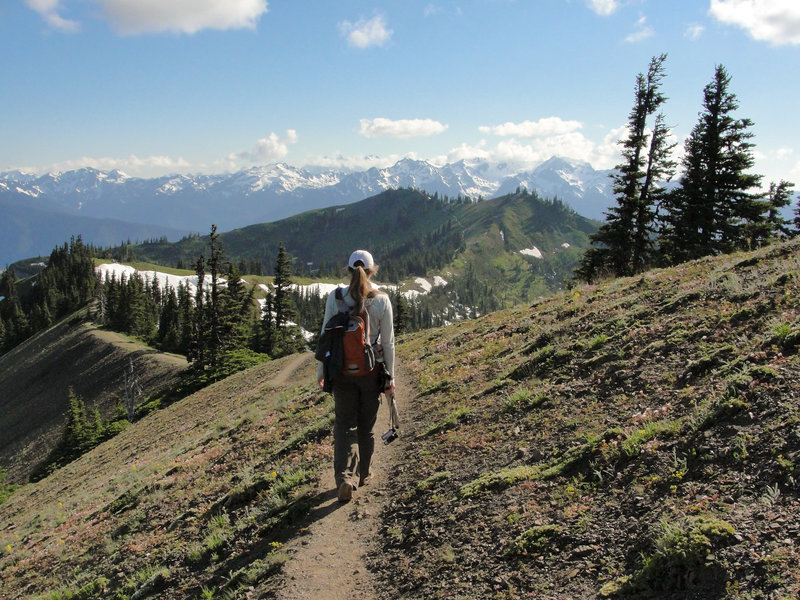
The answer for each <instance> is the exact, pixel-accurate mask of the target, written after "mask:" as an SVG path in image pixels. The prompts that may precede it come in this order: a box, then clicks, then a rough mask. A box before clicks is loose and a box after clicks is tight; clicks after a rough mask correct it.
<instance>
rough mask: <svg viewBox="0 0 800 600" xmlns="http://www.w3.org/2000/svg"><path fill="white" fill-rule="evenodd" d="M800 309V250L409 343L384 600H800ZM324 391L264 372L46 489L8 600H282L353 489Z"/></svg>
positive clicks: (4, 532) (16, 520)
mask: <svg viewBox="0 0 800 600" xmlns="http://www.w3.org/2000/svg"><path fill="white" fill-rule="evenodd" d="M799 292H800V241H792V242H788V243H785V244H781V245H776V246H773V247H770V248H766V249H762V250H759V251H756V252H753V253H747V254H744V253H743V254H737V255H733V256H723V257H715V258H709V259H705V260H701V261H696V262H693V263H689V264H686V265H681V266H678V267H675V268H670V269H663V270H656V271H652V272H649V273H646V274H643V275H641V276H638V277H633V278H627V279H618V280H614V281H609V282H606V283H602V284H599V285H593V286H584V287H578V288H575V289H573V290H570V291H568V292H564V293H561V294H559V295H556V296H552V297H548V298H545V299H541V300H538V301H537V302H536V303H534V304H525V305H522V306H517V307H515V308H513V309H509V310H505V311H501V312H497V313H493V314H490V315H487V316H485V317H482V318H480V319H475V320H470V321H463V322H459V323H457V324H455V325H452V326H450V327H446V328H442V329H438V330H428V331H423V332H419V333H416V334H413V335H410V336H405V337H403V338H402V339H401V340H400V343H399V346H398V348H399V354H400V358H401V361H402V363H403V365H404V369H405V370H404V372H405V373H408V375H407V376H406V378H407V380H408V381H407V384H410V385H411V386H413V387H414V388H415V392H414V393H413V394H412V395H411V396H409V397H408V398H406V399H405V400H406V402H405V404H406V406H407V409H406V411H405V412H404V414H403V423H404V426H403V431H402V436H401V438H400V440H399V441H398V442H396V444H398V450H399V451H400V454H401V459H400V460H399V461H398V462H396V463H395V464H393V465H387V468H388V475H387V482H386V484H385V485H383V487H382V488H381V490H382V492H381V493H382V494H386V493H388V494H389V496H388V498H386V502H385V507H384V509H383V511H382V512H381V514H380V515H379V516H377V517H375V518H378V519H379V520H380V523H379V527H378V529H379V531H380V533H379V534H378V536H377V537H376V538H375V539H370V540H362V541H363V543H364V544H365V550H367V559H366V560H367V564H368V567H369V569H370V570H371V571H372V572H373V573H374V575H375V577H376V578H377V581H379V582H380V586H379V587H378V588H377V589H375V592H374V596H375V597H377V598H381V599H387V600H388V599H389V598H406V599H411V598H464V599H466V598H474V599H476V600H477V599H479V598H480V599H484V598H497V599H501V598H509V599H510V598H539V599H551V598H552V599H555V598H604V597H619V598H626V597H627V598H642V597H658V598H731V599H733V598H796V597H798V595H800V567H798V564H800V563H799V562H798V549H797V548H798V544H800V518H798V517H800V514H799V511H800V502H799V501H798V491H800V485H799V484H798V481H797V480H796V478H797V477H798V473H797V465H798V461H799V460H800V429H799V426H798V424H799V423H800V404H798V392H799V391H800V383H798V382H799V381H800V357H799V356H798V347H799V346H800V296H799V295H798V293H799ZM313 379H314V364H313V360H312V358H311V356H310V355H297V356H292V357H287V358H285V359H282V360H280V361H274V362H271V363H267V364H264V365H261V366H258V367H254V368H252V369H250V370H247V371H244V372H241V373H238V374H236V375H234V376H232V377H229V378H228V379H226V380H224V381H221V382H218V383H216V384H214V385H213V386H210V387H208V388H206V389H204V390H201V391H200V392H198V393H196V394H194V395H192V396H190V397H188V398H186V399H184V400H182V401H179V402H177V403H175V404H173V405H171V406H169V407H167V408H165V409H162V410H160V411H157V412H155V413H152V414H150V415H148V416H147V417H145V418H144V419H142V420H141V421H139V422H137V423H135V424H133V425H132V426H131V427H130V428H129V429H127V430H126V431H124V432H123V433H122V434H120V435H119V436H118V437H116V438H114V439H112V440H110V441H108V442H106V443H105V444H103V445H101V446H100V447H98V448H96V449H95V450H93V451H91V452H89V453H88V454H87V455H85V456H84V457H82V458H81V459H79V460H77V461H75V462H74V463H72V464H70V465H68V466H67V467H65V468H63V469H61V470H60V471H58V472H56V473H54V474H53V475H51V476H50V477H48V478H46V479H44V480H42V481H41V482H38V483H36V484H29V485H26V486H24V487H22V488H20V489H19V490H18V491H17V492H16V493H15V494H14V495H13V496H11V498H10V499H9V500H8V501H7V502H5V503H4V504H2V505H0V551H2V554H1V555H0V598H3V599H5V598H9V599H10V598H40V597H41V598H100V597H102V598H167V599H172V598H176V599H177V598H201V597H206V598H211V597H213V598H245V597H248V598H273V597H276V595H277V593H278V588H279V587H280V586H281V585H282V584H283V581H282V571H283V569H284V565H285V564H286V563H287V561H289V560H292V558H291V556H290V555H288V554H287V553H285V551H284V550H283V549H282V548H283V546H284V545H285V544H287V543H288V542H290V541H291V540H293V539H295V538H296V537H297V536H300V535H303V534H304V531H302V530H301V523H302V522H303V518H304V517H307V516H308V514H309V512H310V511H311V510H312V507H314V506H316V505H318V504H319V502H320V499H319V497H318V496H319V491H318V490H319V488H318V482H319V480H320V478H321V477H322V476H323V475H326V474H328V475H329V470H330V465H331V455H332V446H331V426H332V420H333V413H332V403H331V401H330V398H329V396H327V395H325V394H322V393H321V392H320V391H319V390H318V389H316V387H315V385H314V382H313ZM376 491H377V490H376ZM361 492H362V490H359V493H361ZM364 493H370V490H369V488H366V491H365V492H364ZM355 504H356V506H355V509H354V512H353V515H355V517H354V518H360V517H358V515H359V514H361V512H360V510H357V509H358V501H357V500H356V502H355ZM322 518H323V519H324V517H322ZM312 543H313V540H312Z"/></svg>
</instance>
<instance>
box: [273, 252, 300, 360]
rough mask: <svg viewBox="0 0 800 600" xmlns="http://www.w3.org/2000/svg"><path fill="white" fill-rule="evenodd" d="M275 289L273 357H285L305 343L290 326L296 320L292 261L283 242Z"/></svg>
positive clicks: (277, 259)
mask: <svg viewBox="0 0 800 600" xmlns="http://www.w3.org/2000/svg"><path fill="white" fill-rule="evenodd" d="M272 283H273V286H274V287H275V296H274V299H273V310H274V314H275V318H274V329H273V336H274V340H275V342H274V344H273V352H272V353H270V355H271V356H273V358H274V357H278V356H285V355H287V354H291V353H293V352H297V351H298V350H300V349H302V347H303V345H304V342H303V339H302V336H301V335H300V331H299V328H298V327H297V326H296V325H295V326H291V327H290V326H289V322H290V321H292V320H294V319H295V318H296V314H295V310H294V308H293V306H292V298H291V293H290V292H291V287H292V283H293V282H292V259H291V257H290V256H289V254H288V253H287V252H286V249H285V248H284V247H283V243H282V242H281V243H280V244H279V245H278V256H277V257H276V259H275V275H274V277H273V279H272Z"/></svg>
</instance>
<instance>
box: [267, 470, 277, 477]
mask: <svg viewBox="0 0 800 600" xmlns="http://www.w3.org/2000/svg"><path fill="white" fill-rule="evenodd" d="M269 476H270V477H272V478H273V479H275V478H276V477H277V476H278V474H277V473H276V472H275V471H273V472H272V473H270V474H269Z"/></svg>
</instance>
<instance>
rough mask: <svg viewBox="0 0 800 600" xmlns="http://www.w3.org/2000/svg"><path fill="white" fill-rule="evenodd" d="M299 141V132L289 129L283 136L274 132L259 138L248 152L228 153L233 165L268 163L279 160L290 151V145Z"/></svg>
mask: <svg viewBox="0 0 800 600" xmlns="http://www.w3.org/2000/svg"><path fill="white" fill-rule="evenodd" d="M296 143H297V132H296V131H295V130H294V129H287V130H286V134H285V135H284V136H283V137H281V136H279V135H278V134H277V133H275V132H272V133H270V134H269V136H267V137H265V138H261V139H260V140H258V141H257V142H256V143H255V145H254V146H253V148H252V149H251V150H249V151H247V152H236V153H233V154H229V155H228V160H229V161H230V162H231V163H232V166H234V167H235V166H238V165H242V164H245V165H248V164H258V163H268V162H272V161H275V160H279V159H281V158H283V157H284V156H286V155H287V154H288V153H289V146H290V145H292V144H296Z"/></svg>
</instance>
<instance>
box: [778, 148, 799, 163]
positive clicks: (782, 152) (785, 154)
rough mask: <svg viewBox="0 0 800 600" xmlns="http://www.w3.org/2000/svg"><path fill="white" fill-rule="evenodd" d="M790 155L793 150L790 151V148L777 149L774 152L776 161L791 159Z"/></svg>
mask: <svg viewBox="0 0 800 600" xmlns="http://www.w3.org/2000/svg"><path fill="white" fill-rule="evenodd" d="M792 154H794V149H792V148H778V149H777V150H776V151H775V157H776V158H777V159H778V160H785V159H787V158H789V157H791V156H792Z"/></svg>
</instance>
